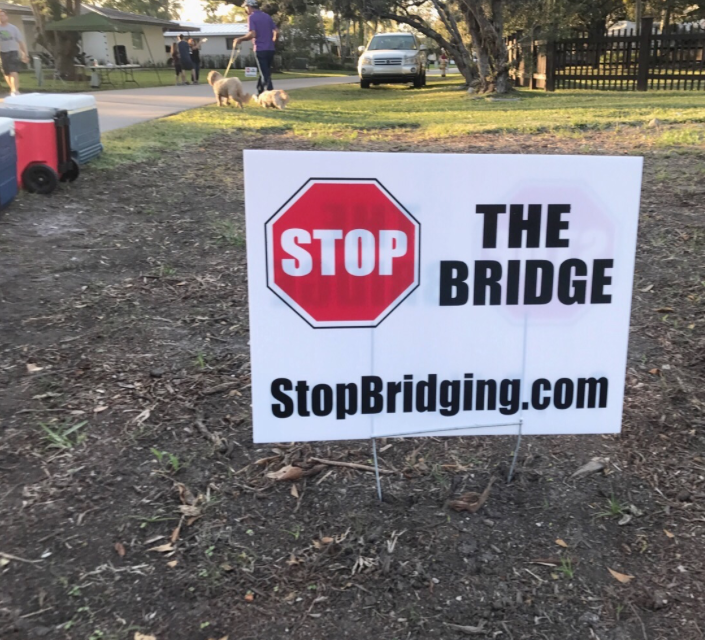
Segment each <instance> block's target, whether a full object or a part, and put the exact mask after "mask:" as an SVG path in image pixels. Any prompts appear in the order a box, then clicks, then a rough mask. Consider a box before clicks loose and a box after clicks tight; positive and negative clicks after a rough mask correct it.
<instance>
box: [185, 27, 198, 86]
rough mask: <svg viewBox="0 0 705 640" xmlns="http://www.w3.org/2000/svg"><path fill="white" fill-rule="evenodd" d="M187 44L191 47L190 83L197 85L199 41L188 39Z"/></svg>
mask: <svg viewBox="0 0 705 640" xmlns="http://www.w3.org/2000/svg"><path fill="white" fill-rule="evenodd" d="M188 44H189V47H191V62H192V63H193V71H192V72H191V81H192V82H193V84H198V76H199V71H200V70H201V40H200V39H199V38H190V39H189V41H188Z"/></svg>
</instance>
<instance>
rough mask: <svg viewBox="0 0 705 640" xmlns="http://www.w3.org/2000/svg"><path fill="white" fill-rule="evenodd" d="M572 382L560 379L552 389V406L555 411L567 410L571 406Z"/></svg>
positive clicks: (567, 379) (568, 379)
mask: <svg viewBox="0 0 705 640" xmlns="http://www.w3.org/2000/svg"><path fill="white" fill-rule="evenodd" d="M573 388H574V387H573V381H572V380H571V379H570V378H561V379H560V380H558V381H557V382H556V386H555V388H554V389H553V406H554V407H556V409H567V408H568V407H570V405H571V404H573Z"/></svg>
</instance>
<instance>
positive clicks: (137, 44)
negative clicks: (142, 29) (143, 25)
mask: <svg viewBox="0 0 705 640" xmlns="http://www.w3.org/2000/svg"><path fill="white" fill-rule="evenodd" d="M132 48H133V49H136V50H137V51H141V50H142V49H144V42H142V34H141V33H134V32H133V33H132Z"/></svg>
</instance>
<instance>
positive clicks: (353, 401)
mask: <svg viewBox="0 0 705 640" xmlns="http://www.w3.org/2000/svg"><path fill="white" fill-rule="evenodd" d="M335 410H336V413H335V417H336V418H337V419H338V420H344V419H345V416H352V415H355V414H356V413H357V385H356V384H352V383H350V384H336V385H335Z"/></svg>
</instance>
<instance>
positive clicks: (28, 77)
mask: <svg viewBox="0 0 705 640" xmlns="http://www.w3.org/2000/svg"><path fill="white" fill-rule="evenodd" d="M209 71H210V69H201V77H200V81H201V82H202V83H203V82H206V76H207V75H208V72H209ZM219 71H220V72H221V73H224V72H225V69H220V70H219ZM134 75H135V80H137V82H138V83H139V85H135V84H133V83H129V84H123V82H122V79H121V75H120V72H119V71H117V70H115V71H112V72H111V74H110V77H111V80H112V82H113V83H114V86H112V85H109V84H104V85H102V86H101V87H100V89H97V91H104V90H108V89H134V88H135V87H136V86H140V87H159V86H161V85H164V86H167V85H172V84H174V82H175V75H174V70H173V69H172V68H163V69H159V70H158V71H157V70H155V69H140V70H139V71H135V74H134ZM228 75H229V76H231V77H232V76H234V77H236V78H240V79H241V80H250V79H251V78H245V71H244V69H231V70H230V73H229V74H228ZM346 75H349V72H346V71H325V70H322V71H318V70H317V71H302V72H297V71H286V72H283V73H275V74H273V75H272V78H273V79H274V80H278V79H284V78H320V77H327V76H346ZM0 85H1V86H2V88H3V89H5V90H7V87H6V85H5V83H4V82H2V81H0ZM20 87H21V89H22V91H24V92H29V91H37V90H41V91H49V92H62V93H63V92H67V93H73V92H76V91H96V89H91V87H90V84H89V82H88V81H87V80H86V81H82V82H62V81H61V80H54V79H53V78H52V71H51V69H44V83H43V85H42V87H39V85H38V83H37V78H36V76H35V74H34V71H22V72H21V73H20Z"/></svg>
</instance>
